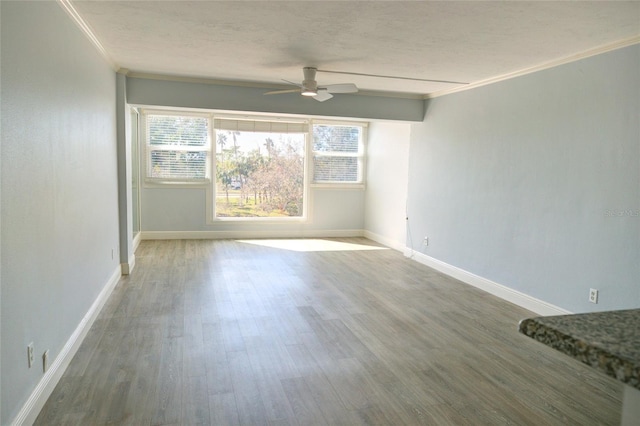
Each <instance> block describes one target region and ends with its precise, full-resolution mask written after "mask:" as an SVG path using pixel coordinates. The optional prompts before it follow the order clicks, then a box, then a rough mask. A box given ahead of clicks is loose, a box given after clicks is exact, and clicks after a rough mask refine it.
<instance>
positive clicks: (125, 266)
mask: <svg viewBox="0 0 640 426" xmlns="http://www.w3.org/2000/svg"><path fill="white" fill-rule="evenodd" d="M135 266H136V255H135V254H132V255H131V257H130V258H129V261H128V262H127V263H121V264H120V269H121V270H122V275H129V274H131V272H132V271H133V268H134V267H135Z"/></svg>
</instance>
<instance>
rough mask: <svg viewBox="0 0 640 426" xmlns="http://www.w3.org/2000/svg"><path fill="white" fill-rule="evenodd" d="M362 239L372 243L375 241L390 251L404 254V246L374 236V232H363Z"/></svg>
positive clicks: (379, 236) (380, 236)
mask: <svg viewBox="0 0 640 426" xmlns="http://www.w3.org/2000/svg"><path fill="white" fill-rule="evenodd" d="M363 237H365V238H368V239H370V240H372V241H375V242H377V243H380V244H382V245H384V246H387V247H389V248H391V249H394V250H397V251H399V252H404V248H405V247H404V244H402V243H400V242H398V241H394V240H392V239H390V238H387V237H384V236H382V235H380V234H376V233H375V232H371V231H366V230H365V231H364V234H363Z"/></svg>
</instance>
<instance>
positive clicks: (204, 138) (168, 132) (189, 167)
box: [143, 112, 211, 183]
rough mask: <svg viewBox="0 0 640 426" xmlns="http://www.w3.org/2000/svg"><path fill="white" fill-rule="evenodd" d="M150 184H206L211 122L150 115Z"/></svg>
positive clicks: (191, 117) (147, 119)
mask: <svg viewBox="0 0 640 426" xmlns="http://www.w3.org/2000/svg"><path fill="white" fill-rule="evenodd" d="M143 117H144V120H145V127H144V129H145V133H146V134H145V139H146V158H147V167H146V177H147V181H158V182H169V183H172V182H173V183H203V182H207V181H208V180H209V176H210V172H209V169H210V166H209V164H210V155H211V144H210V143H209V140H210V138H209V128H210V126H209V122H210V120H209V118H208V117H206V116H195V115H184V114H181V115H172V114H170V113H153V112H146V113H145V114H144V115H143Z"/></svg>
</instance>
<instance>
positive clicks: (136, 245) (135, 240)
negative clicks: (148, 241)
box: [133, 232, 142, 253]
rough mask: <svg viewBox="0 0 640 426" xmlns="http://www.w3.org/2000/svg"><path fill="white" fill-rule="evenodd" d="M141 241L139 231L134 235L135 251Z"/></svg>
mask: <svg viewBox="0 0 640 426" xmlns="http://www.w3.org/2000/svg"><path fill="white" fill-rule="evenodd" d="M140 241H142V235H141V232H138V233H137V234H136V236H135V237H133V252H134V253H135V252H136V250H137V249H138V246H139V245H140Z"/></svg>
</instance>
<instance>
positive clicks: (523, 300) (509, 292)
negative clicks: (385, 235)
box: [404, 247, 572, 316]
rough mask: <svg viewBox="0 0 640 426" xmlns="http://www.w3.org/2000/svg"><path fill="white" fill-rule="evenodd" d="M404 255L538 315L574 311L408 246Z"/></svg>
mask: <svg viewBox="0 0 640 426" xmlns="http://www.w3.org/2000/svg"><path fill="white" fill-rule="evenodd" d="M404 255H405V256H407V257H409V258H411V259H414V260H415V261H417V262H419V263H422V264H423V265H426V266H428V267H430V268H433V269H435V270H436V271H439V272H442V273H443V274H446V275H449V276H450V277H453V278H455V279H457V280H460V281H462V282H463V283H465V284H469V285H471V286H473V287H476V288H479V289H480V290H484V291H486V292H487V293H490V294H493V295H494V296H497V297H499V298H501V299H503V300H506V301H508V302H511V303H513V304H516V305H518V306H520V307H522V308H525V309H528V310H530V311H533V312H535V313H536V314H538V315H543V316H547V315H567V314H571V313H572V312H569V311H567V310H565V309H562V308H560V307H558V306H555V305H552V304H551V303H547V302H545V301H543V300H540V299H536V298H535V297H532V296H529V295H528V294H524V293H521V292H519V291H517V290H514V289H512V288H509V287H507V286H504V285H502V284H498V283H496V282H493V281H491V280H488V279H486V278H483V277H480V276H478V275H475V274H472V273H471V272H468V271H465V270H464V269H460V268H458V267H456V266H453V265H449V264H448V263H445V262H443V261H441V260H438V259H434V258H433V257H431V256H427V255H425V254H423V253H419V252H417V251H415V250H412V249H410V248H408V247H406V248H405V250H404Z"/></svg>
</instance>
